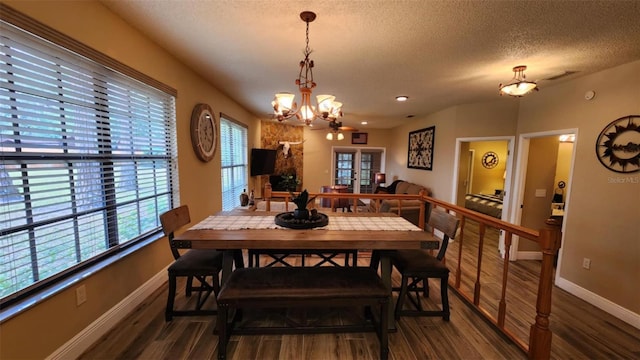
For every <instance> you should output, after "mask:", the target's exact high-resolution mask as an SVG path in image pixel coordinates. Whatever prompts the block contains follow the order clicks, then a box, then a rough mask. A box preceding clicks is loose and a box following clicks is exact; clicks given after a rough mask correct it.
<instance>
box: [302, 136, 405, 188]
mask: <svg viewBox="0 0 640 360" xmlns="http://www.w3.org/2000/svg"><path fill="white" fill-rule="evenodd" d="M359 131H360V132H366V133H367V134H368V139H367V144H366V145H352V144H351V133H349V132H347V133H345V138H344V140H340V141H335V140H334V141H329V140H327V139H326V138H325V136H326V135H327V132H326V131H319V130H311V129H310V128H308V127H305V128H304V140H305V142H304V184H303V188H304V189H307V190H308V191H309V192H320V188H321V187H322V186H323V185H331V184H332V183H331V175H332V169H331V159H332V158H331V157H332V154H333V151H332V149H333V147H336V146H340V147H343V146H358V147H375V148H386V149H387V151H388V149H389V146H391V145H392V144H391V143H390V142H389V138H390V137H389V133H390V131H389V130H380V129H366V128H363V127H361V128H360V129H359ZM405 157H406V154H405ZM387 161H388V160H387ZM405 161H406V159H405ZM388 169H389V167H388V165H387V185H388V184H390V183H391V181H390V179H391V176H390V175H389V173H388Z"/></svg>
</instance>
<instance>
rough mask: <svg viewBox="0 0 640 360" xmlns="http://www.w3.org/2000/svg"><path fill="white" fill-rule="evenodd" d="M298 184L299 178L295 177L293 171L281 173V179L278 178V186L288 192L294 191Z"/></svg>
mask: <svg viewBox="0 0 640 360" xmlns="http://www.w3.org/2000/svg"><path fill="white" fill-rule="evenodd" d="M299 184H300V180H298V179H297V178H296V173H295V172H293V173H289V174H284V175H282V180H280V186H282V187H283V188H284V189H285V190H286V191H289V192H291V191H295V190H296V188H297V187H298V185H299Z"/></svg>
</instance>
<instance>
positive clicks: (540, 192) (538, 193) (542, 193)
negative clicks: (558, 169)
mask: <svg viewBox="0 0 640 360" xmlns="http://www.w3.org/2000/svg"><path fill="white" fill-rule="evenodd" d="M546 196H547V189H536V197H546Z"/></svg>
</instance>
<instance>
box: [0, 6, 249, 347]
mask: <svg viewBox="0 0 640 360" xmlns="http://www.w3.org/2000/svg"><path fill="white" fill-rule="evenodd" d="M3 3H6V4H8V5H10V6H12V7H14V8H15V9H17V10H19V11H22V12H23V13H25V14H27V15H29V16H31V17H33V18H35V19H37V20H39V21H41V22H43V23H45V24H46V25H49V26H51V27H53V28H55V29H56V30H58V31H61V32H63V33H65V34H67V35H69V36H71V37H73V38H75V39H76V40H79V41H81V42H83V43H85V44H86V45H89V46H91V47H93V48H94V49H97V50H98V51H101V52H103V53H105V54H107V55H109V56H111V57H113V58H115V59H117V60H119V61H121V62H123V63H125V64H126V65H129V66H131V67H133V68H135V69H137V70H139V71H141V72H143V73H145V74H147V75H149V76H151V77H153V78H155V79H157V80H159V81H162V82H164V83H166V84H168V85H170V86H172V87H174V88H175V89H177V90H178V97H177V100H176V114H177V131H178V156H179V175H180V200H181V202H182V203H183V204H188V205H189V206H190V208H191V215H192V221H194V222H195V221H198V220H200V219H202V218H204V217H205V216H206V215H208V214H211V213H213V212H214V211H218V210H220V209H221V197H220V193H221V184H220V152H219V151H217V152H216V156H215V158H214V159H213V160H212V161H211V162H209V163H207V164H204V163H202V162H200V161H199V160H198V159H197V158H196V156H195V154H194V152H193V149H192V147H191V142H190V132H189V125H190V124H189V120H190V116H191V110H192V109H193V107H194V106H195V105H196V104H197V103H200V102H203V103H207V104H209V105H211V107H212V108H213V110H214V112H215V113H216V114H218V113H219V112H224V113H225V114H227V115H229V116H231V117H233V118H234V119H236V120H238V121H240V122H243V123H245V124H248V125H249V139H252V140H253V141H252V142H253V144H251V143H250V147H252V146H255V145H258V144H259V142H256V138H259V137H257V136H256V130H257V129H259V124H258V121H257V120H256V119H255V118H254V117H253V116H251V115H250V114H249V113H247V112H246V111H245V110H244V109H242V108H241V107H240V106H238V104H236V103H235V102H234V101H233V100H231V99H229V98H227V97H225V96H224V95H223V94H222V93H221V92H220V91H218V90H217V89H215V88H214V87H213V86H211V85H210V84H209V83H207V82H206V81H204V80H203V79H202V78H201V77H200V76H198V75H197V74H195V73H193V72H192V71H191V70H189V69H188V68H186V67H185V66H184V65H182V64H181V63H180V62H179V61H178V60H177V59H176V58H174V57H173V56H172V55H171V54H169V53H167V52H165V51H164V50H162V49H161V48H159V47H158V46H157V45H156V44H155V43H154V42H152V41H150V40H149V39H147V38H146V37H145V36H144V35H142V34H141V33H139V32H137V31H136V30H135V29H133V28H131V27H130V26H129V25H127V24H126V23H125V22H123V20H121V19H120V18H119V17H116V16H115V15H114V14H112V13H111V12H110V11H109V10H108V9H106V8H105V7H104V6H103V5H101V4H100V3H99V2H95V1H3ZM97 24H98V25H99V26H96V25H97ZM218 146H219V144H218ZM171 259H172V258H171V254H170V252H169V248H168V245H167V243H166V240H164V239H162V240H160V241H157V242H155V243H154V244H151V245H149V246H147V247H146V248H144V249H143V250H141V251H138V252H137V253H135V254H133V255H130V256H128V257H126V258H124V259H121V260H119V261H118V262H116V263H115V264H113V265H111V266H109V267H108V268H106V269H104V270H102V271H99V272H97V273H95V274H93V275H91V276H89V277H88V278H86V279H83V280H82V281H81V282H80V283H79V284H77V285H80V284H85V285H86V289H87V299H88V300H87V302H86V303H84V304H82V305H81V306H79V307H76V305H75V292H74V290H75V286H74V287H73V288H71V289H67V290H65V291H62V292H61V293H59V294H56V295H53V296H51V297H50V298H49V299H47V300H46V301H44V302H42V303H40V304H38V305H36V306H34V307H33V308H31V309H29V310H28V311H25V312H23V313H21V314H19V315H17V316H15V317H13V318H11V319H9V320H7V321H6V322H4V323H2V324H1V325H0V326H1V329H0V334H1V335H0V358H2V359H19V358H24V359H27V358H28V359H38V358H44V357H46V356H48V355H49V354H51V353H52V352H53V351H55V350H56V349H57V348H59V347H60V346H62V345H63V344H64V343H65V342H67V341H68V340H70V339H71V338H72V337H73V336H75V335H76V334H77V333H79V332H80V331H82V330H83V329H84V328H85V327H87V326H88V325H89V324H91V323H92V322H93V321H95V320H96V319H98V318H99V317H100V316H101V315H102V314H104V313H105V312H106V311H108V310H109V309H111V308H112V307H113V306H115V305H116V304H118V302H120V301H121V300H122V299H124V298H125V297H126V296H128V295H129V294H131V293H132V292H133V291H135V290H136V289H137V288H138V287H140V286H141V285H142V284H144V283H145V282H146V281H148V280H149V279H150V278H151V277H152V276H153V275H155V274H157V273H158V272H160V271H162V269H163V268H164V267H166V266H167V265H168V264H169V263H170V261H171Z"/></svg>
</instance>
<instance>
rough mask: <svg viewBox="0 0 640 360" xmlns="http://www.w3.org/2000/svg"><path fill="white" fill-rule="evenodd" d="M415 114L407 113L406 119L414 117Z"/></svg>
mask: <svg viewBox="0 0 640 360" xmlns="http://www.w3.org/2000/svg"><path fill="white" fill-rule="evenodd" d="M414 116H415V115H413V114H411V115H407V119H411V118H412V117H414Z"/></svg>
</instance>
